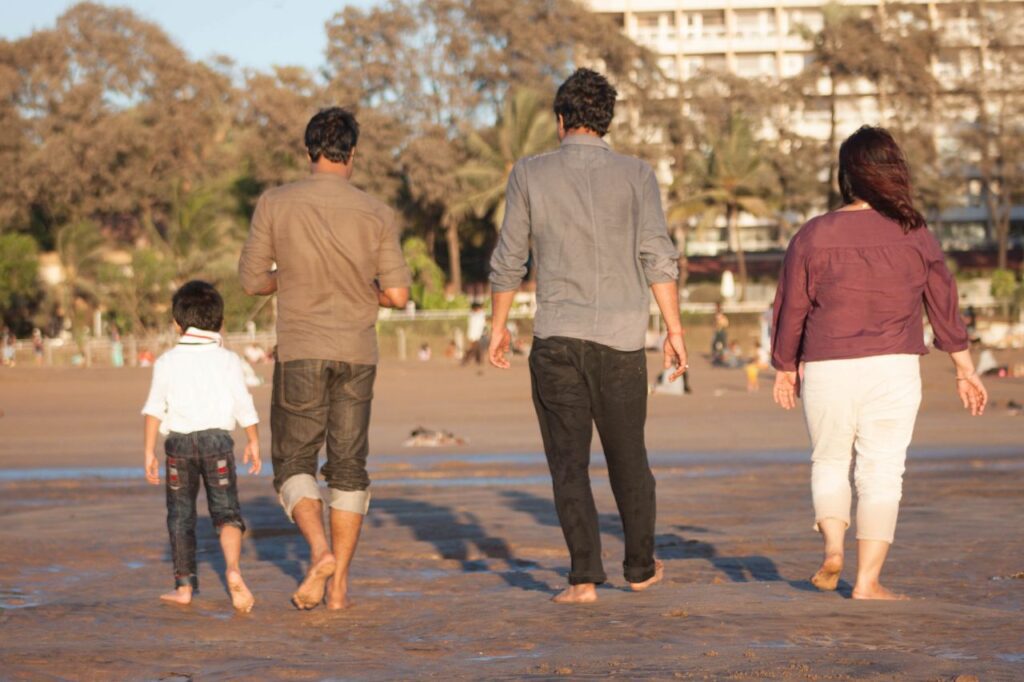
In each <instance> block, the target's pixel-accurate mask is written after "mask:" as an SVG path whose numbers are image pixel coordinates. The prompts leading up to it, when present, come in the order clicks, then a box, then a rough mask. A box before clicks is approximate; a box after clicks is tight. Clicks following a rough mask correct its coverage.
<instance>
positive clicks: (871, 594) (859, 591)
mask: <svg viewBox="0 0 1024 682" xmlns="http://www.w3.org/2000/svg"><path fill="white" fill-rule="evenodd" d="M851 596H852V597H853V598H854V599H880V600H885V601H908V600H909V599H910V597H908V596H907V595H905V594H898V593H896V592H893V591H891V590H889V589H888V588H885V587H882V585H881V583H875V584H874V585H870V586H868V587H860V586H856V585H855V586H854V588H853V594H852V595H851Z"/></svg>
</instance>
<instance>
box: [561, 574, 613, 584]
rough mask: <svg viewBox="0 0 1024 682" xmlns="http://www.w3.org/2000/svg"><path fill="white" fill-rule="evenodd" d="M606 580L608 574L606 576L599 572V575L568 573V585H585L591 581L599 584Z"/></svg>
mask: <svg viewBox="0 0 1024 682" xmlns="http://www.w3.org/2000/svg"><path fill="white" fill-rule="evenodd" d="M607 580H608V576H606V575H604V574H600V575H572V574H571V573H570V574H569V584H570V585H587V584H589V583H593V584H595V585H600V584H601V583H603V582H605V581H607Z"/></svg>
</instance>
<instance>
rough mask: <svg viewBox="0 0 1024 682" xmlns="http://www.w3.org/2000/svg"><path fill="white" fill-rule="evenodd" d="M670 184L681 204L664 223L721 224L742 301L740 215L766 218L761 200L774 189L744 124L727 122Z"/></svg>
mask: <svg viewBox="0 0 1024 682" xmlns="http://www.w3.org/2000/svg"><path fill="white" fill-rule="evenodd" d="M676 183H677V184H676V187H675V188H674V189H675V194H676V196H680V197H687V198H685V199H682V200H681V201H679V202H678V203H676V204H675V205H674V206H672V208H671V209H669V214H668V217H669V220H670V221H673V222H675V221H688V220H690V219H691V218H694V217H696V218H698V220H697V224H696V229H697V230H706V229H709V228H711V227H714V226H715V225H716V224H718V222H719V221H720V220H722V219H724V221H725V226H726V231H727V234H728V238H729V250H730V251H732V252H733V253H735V254H736V262H737V265H738V269H739V273H738V274H739V285H740V292H739V297H740V300H742V299H743V296H744V294H745V293H746V287H747V261H746V256H745V254H744V251H743V240H742V239H741V231H740V227H739V219H740V214H741V213H749V214H751V215H754V216H767V215H770V214H771V209H770V207H769V205H768V201H767V200H768V198H769V197H770V196H771V195H772V193H773V191H774V189H775V179H774V178H773V176H772V173H771V171H770V169H769V167H768V165H767V164H766V163H765V162H764V160H763V158H762V156H761V152H760V149H759V148H758V144H757V141H756V140H755V139H754V135H753V133H752V132H751V130H750V126H749V125H748V124H747V122H746V121H745V120H744V119H742V118H741V117H739V116H730V117H729V118H728V120H727V121H726V125H725V129H724V130H723V131H722V132H721V133H719V134H717V135H713V136H712V138H711V139H710V140H709V142H708V145H707V147H706V148H705V149H704V150H701V151H698V152H693V153H691V154H690V155H689V156H688V158H687V161H686V172H685V173H683V174H682V175H681V176H680V177H679V178H678V179H677V181H676Z"/></svg>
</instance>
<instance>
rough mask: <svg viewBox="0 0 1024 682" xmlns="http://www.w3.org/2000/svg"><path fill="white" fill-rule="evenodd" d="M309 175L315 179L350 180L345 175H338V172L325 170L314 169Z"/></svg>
mask: <svg viewBox="0 0 1024 682" xmlns="http://www.w3.org/2000/svg"><path fill="white" fill-rule="evenodd" d="M309 177H311V178H313V179H314V180H325V181H332V180H333V181H334V182H348V178H346V177H345V176H344V175H338V174H337V173H326V172H324V171H313V172H312V173H310V174H309Z"/></svg>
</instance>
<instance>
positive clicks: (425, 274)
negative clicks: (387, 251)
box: [402, 237, 469, 310]
mask: <svg viewBox="0 0 1024 682" xmlns="http://www.w3.org/2000/svg"><path fill="white" fill-rule="evenodd" d="M402 253H403V254H404V255H405V262H406V263H408V264H409V269H410V270H411V271H412V287H411V288H410V292H409V293H410V296H411V298H412V300H413V301H414V302H415V303H416V307H417V308H419V309H421V310H445V309H449V308H467V307H469V303H468V301H467V300H466V297H465V296H464V295H462V294H459V295H457V296H453V297H451V298H449V297H448V296H447V295H446V294H445V286H444V285H445V278H444V271H443V270H441V268H440V267H439V266H438V265H437V263H435V262H434V259H433V258H431V257H430V254H429V253H427V244H426V242H424V241H423V240H422V239H420V238H419V237H410V238H409V239H406V240H405V242H404V243H403V244H402Z"/></svg>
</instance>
